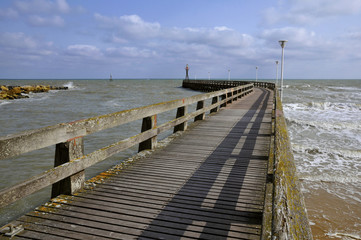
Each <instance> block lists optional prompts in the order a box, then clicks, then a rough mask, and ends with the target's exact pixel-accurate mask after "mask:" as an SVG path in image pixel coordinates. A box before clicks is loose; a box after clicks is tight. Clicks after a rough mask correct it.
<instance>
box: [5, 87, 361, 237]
mask: <svg viewBox="0 0 361 240" xmlns="http://www.w3.org/2000/svg"><path fill="white" fill-rule="evenodd" d="M0 84H6V85H27V84H45V85H56V86H68V87H69V88H70V89H69V90H68V91H51V92H49V93H38V94H31V95H30V98H29V99H20V100H16V101H0V114H1V115H0V136H4V135H6V134H12V133H17V132H20V131H23V130H27V129H35V128H40V127H44V126H49V125H54V124H57V123H61V122H69V121H74V120H78V119H83V118H88V117H92V116H97V115H102V114H106V113H111V112H116V111H121V110H124V109H130V108H134V107H139V106H144V105H148V104H152V103H157V102H162V101H166V100H172V99H179V98H183V97H185V96H191V95H195V94H198V92H194V91H189V90H186V89H182V88H180V86H181V80H114V81H112V82H110V81H106V80H49V81H35V80H34V81H32V80H21V81H20V80H19V81H11V82H9V81H5V80H0ZM285 84H286V87H285V89H284V99H283V107H284V111H285V114H286V119H287V123H288V129H289V133H290V137H291V143H292V147H293V150H294V155H295V160H296V165H297V170H298V172H299V174H300V178H301V179H302V184H303V192H304V195H305V201H306V206H307V209H308V214H309V217H310V221H311V227H312V230H313V234H314V237H315V239H361V237H360V235H361V230H360V229H361V210H360V206H361V128H360V125H361V80H330V81H326V80H292V81H291V80H290V81H285ZM174 116H175V111H172V112H168V113H165V114H164V115H162V116H158V121H160V123H162V122H165V121H168V120H170V119H171V118H173V117H174ZM140 124H141V123H140V121H138V122H134V123H131V124H127V125H124V126H121V127H119V128H116V129H110V130H107V131H105V132H102V133H99V134H94V135H91V136H89V137H86V138H85V152H86V153H90V152H92V151H94V150H96V149H99V148H101V147H102V146H106V145H109V144H111V143H113V142H116V141H119V140H120V139H124V138H126V137H128V136H131V135H134V134H136V133H138V132H139V130H140ZM104 135H106V136H107V137H106V138H105V137H104ZM135 152H136V148H132V149H129V150H127V151H125V152H123V153H121V154H119V155H117V156H115V157H113V158H111V159H109V160H107V161H106V162H104V163H101V164H98V165H97V166H96V167H93V168H91V169H89V170H88V171H87V176H88V177H89V176H92V175H94V174H96V173H98V172H100V171H103V170H105V169H107V168H109V167H110V166H112V165H114V164H116V163H119V162H120V161H121V160H122V159H125V158H127V157H129V156H131V155H133V154H134V153H135ZM44 156H45V157H44ZM53 159H54V147H49V148H46V149H43V150H39V151H35V152H31V153H28V154H25V156H22V157H18V158H14V159H9V160H3V161H0V179H1V182H0V189H3V188H5V187H7V186H9V185H13V184H15V183H17V182H19V181H22V180H25V179H27V178H29V177H30V176H33V175H35V174H38V173H41V172H43V171H45V170H47V169H49V168H51V167H52V165H53ZM49 191H50V189H49V188H48V189H45V190H43V191H41V193H40V194H37V195H34V196H30V197H28V198H27V199H25V200H23V201H20V202H18V203H16V204H13V205H12V206H11V207H10V208H6V210H4V209H0V215H1V217H0V225H2V224H4V223H5V222H7V221H9V220H10V219H12V218H14V217H16V216H18V215H20V214H21V213H22V212H23V211H29V210H31V209H33V208H34V206H35V205H39V204H41V203H42V202H44V201H46V200H47V199H48V198H49Z"/></svg>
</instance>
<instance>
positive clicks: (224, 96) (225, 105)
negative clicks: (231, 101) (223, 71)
mask: <svg viewBox="0 0 361 240" xmlns="http://www.w3.org/2000/svg"><path fill="white" fill-rule="evenodd" d="M226 98H227V94H223V95H222V96H221V101H222V100H224V99H226ZM222 107H227V102H225V103H223V104H222V105H221V108H222Z"/></svg>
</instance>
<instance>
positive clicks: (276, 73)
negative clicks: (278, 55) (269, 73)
mask: <svg viewBox="0 0 361 240" xmlns="http://www.w3.org/2000/svg"><path fill="white" fill-rule="evenodd" d="M276 88H278V61H276Z"/></svg>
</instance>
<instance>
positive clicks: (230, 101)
mask: <svg viewBox="0 0 361 240" xmlns="http://www.w3.org/2000/svg"><path fill="white" fill-rule="evenodd" d="M227 98H228V101H227V104H228V103H229V104H232V101H233V99H232V98H233V92H232V91H231V92H229V93H227Z"/></svg>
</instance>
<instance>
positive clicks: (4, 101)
mask: <svg viewBox="0 0 361 240" xmlns="http://www.w3.org/2000/svg"><path fill="white" fill-rule="evenodd" d="M10 103H11V102H10V101H7V100H2V101H0V106H5V105H7V104H10Z"/></svg>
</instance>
